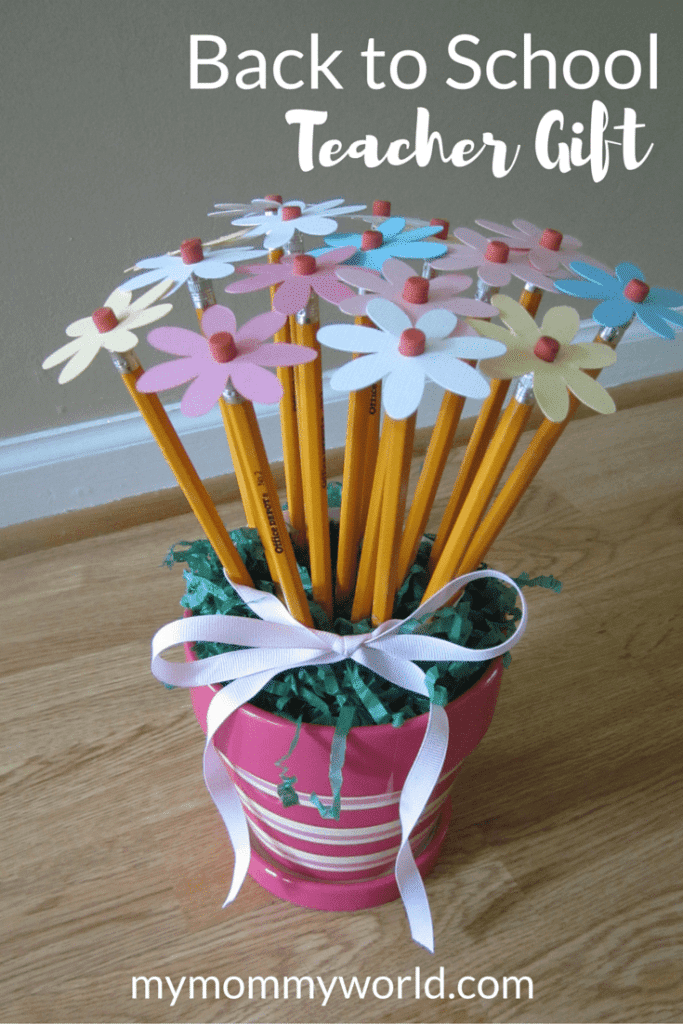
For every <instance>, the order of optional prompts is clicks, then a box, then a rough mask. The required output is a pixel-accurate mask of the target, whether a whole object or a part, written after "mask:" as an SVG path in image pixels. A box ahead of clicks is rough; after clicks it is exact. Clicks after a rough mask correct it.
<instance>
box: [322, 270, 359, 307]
mask: <svg viewBox="0 0 683 1024" xmlns="http://www.w3.org/2000/svg"><path fill="white" fill-rule="evenodd" d="M312 283H313V289H314V291H316V292H317V293H318V295H319V296H320V298H321V299H324V300H325V302H331V303H332V305H333V306H338V305H339V303H340V302H343V301H344V299H350V298H353V297H354V292H352V291H351V289H350V288H349V287H348V285H345V284H342V282H341V281H338V280H337V279H336V277H334V275H333V274H314V275H313V278H312Z"/></svg>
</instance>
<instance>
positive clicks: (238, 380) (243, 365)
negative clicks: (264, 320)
mask: <svg viewBox="0 0 683 1024" xmlns="http://www.w3.org/2000/svg"><path fill="white" fill-rule="evenodd" d="M284 347H285V346H283V348H284ZM293 347H294V346H293ZM296 347H298V346H296ZM230 378H231V380H232V383H233V384H234V386H235V388H236V389H237V391H239V393H240V394H241V395H244V397H245V398H248V399H249V400H250V401H251V402H261V403H262V404H264V405H271V404H272V403H273V402H279V401H280V399H281V398H282V395H283V390H282V384H280V381H279V380H278V379H277V377H276V376H275V374H274V373H271V372H270V371H269V370H264V369H263V367H261V366H256V365H255V364H254V363H248V362H246V361H244V362H240V364H239V365H235V366H233V367H232V369H231V371H230Z"/></svg>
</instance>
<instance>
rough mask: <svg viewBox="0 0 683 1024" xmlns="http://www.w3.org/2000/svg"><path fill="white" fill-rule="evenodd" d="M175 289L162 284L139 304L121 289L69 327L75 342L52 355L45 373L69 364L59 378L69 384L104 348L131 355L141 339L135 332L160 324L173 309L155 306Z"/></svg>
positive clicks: (67, 344)
mask: <svg viewBox="0 0 683 1024" xmlns="http://www.w3.org/2000/svg"><path fill="white" fill-rule="evenodd" d="M171 285H172V282H171V281H162V282H161V283H160V284H158V285H156V286H155V287H154V288H150V289H149V291H147V292H145V293H144V294H143V295H140V296H139V297H138V298H137V299H136V300H135V302H131V299H132V298H133V296H132V295H131V293H130V292H124V291H121V290H120V289H119V288H117V289H116V290H115V291H113V292H112V293H111V295H110V296H109V298H108V299H107V300H106V302H105V304H104V306H102V308H101V309H96V310H95V312H94V313H93V314H92V316H84V317H82V318H81V319H80V320H74V322H73V323H72V324H69V326H68V327H67V329H66V333H67V334H68V335H69V337H70V338H73V339H74V340H73V341H67V343H66V345H62V347H61V348H58V349H57V351H56V352H53V353H52V354H51V355H49V356H48V357H47V359H45V360H44V361H43V369H44V370H49V369H51V368H52V367H53V366H58V365H59V363H66V366H65V367H64V368H63V369H62V372H61V373H60V375H59V377H58V378H57V380H58V383H60V384H66V383H68V381H70V380H73V379H74V377H77V376H78V375H79V373H83V370H86V369H87V368H88V367H89V366H90V364H91V363H92V361H93V359H94V358H95V356H96V355H97V353H98V352H99V351H100V349H101V348H104V349H106V350H107V351H108V352H129V351H130V350H131V349H132V348H135V346H136V345H137V343H138V338H137V335H136V334H133V331H134V330H135V329H137V328H139V327H145V326H146V325H147V324H151V323H154V321H155V320H160V319H161V317H162V316H166V314H167V313H169V312H170V311H171V309H173V307H172V305H171V303H170V302H164V303H162V304H161V305H160V306H155V305H153V303H155V302H156V301H157V299H160V298H161V297H162V296H163V295H165V294H166V293H167V292H168V290H169V288H170V287H171Z"/></svg>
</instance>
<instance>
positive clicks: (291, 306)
mask: <svg viewBox="0 0 683 1024" xmlns="http://www.w3.org/2000/svg"><path fill="white" fill-rule="evenodd" d="M312 283H313V281H312V278H311V277H309V276H308V275H306V276H293V277H290V278H288V279H287V280H286V281H284V282H283V284H281V285H280V287H279V288H278V290H277V291H276V292H275V297H274V299H273V308H274V309H277V310H278V312H280V313H285V314H289V313H292V314H293V313H298V312H299V310H301V309H304V308H305V306H306V303H307V302H308V300H309V298H310V297H311V285H312Z"/></svg>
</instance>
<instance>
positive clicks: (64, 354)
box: [41, 338, 99, 370]
mask: <svg viewBox="0 0 683 1024" xmlns="http://www.w3.org/2000/svg"><path fill="white" fill-rule="evenodd" d="M83 347H84V345H83V340H82V338H75V339H74V340H73V341H67V343H66V344H65V345H62V347H61V348H58V349H57V350H56V351H55V352H51V353H50V355H49V356H46V358H45V359H43V362H42V364H41V365H42V368H43V369H44V370H51V369H52V367H53V366H58V365H59V363H63V362H65V361H66V360H67V359H71V357H72V356H74V355H75V354H76V353H77V352H80V350H81V348H83ZM86 347H87V343H86ZM97 348H99V345H98V346H97ZM97 348H96V349H95V351H97Z"/></svg>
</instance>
